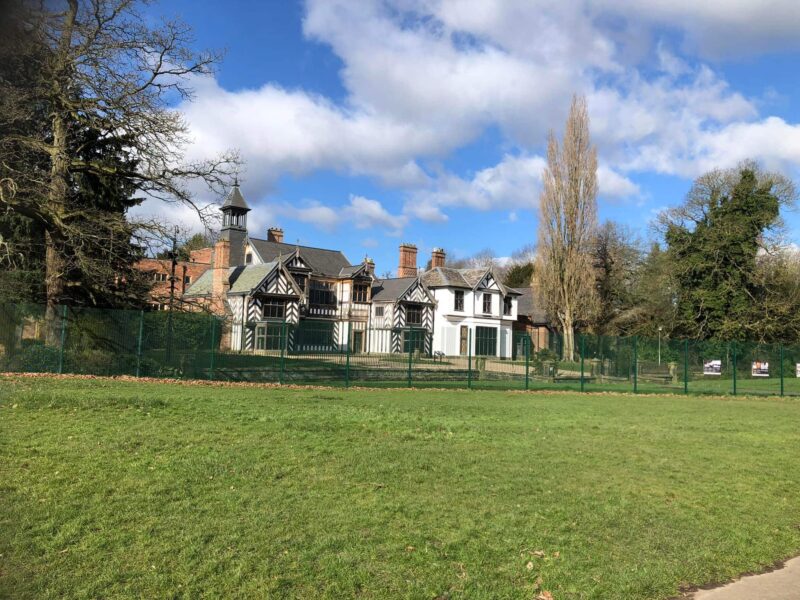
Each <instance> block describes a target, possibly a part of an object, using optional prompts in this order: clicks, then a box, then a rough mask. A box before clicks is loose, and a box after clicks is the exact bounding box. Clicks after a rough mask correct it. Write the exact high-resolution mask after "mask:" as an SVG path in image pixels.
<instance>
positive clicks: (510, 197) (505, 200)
mask: <svg viewBox="0 0 800 600" xmlns="http://www.w3.org/2000/svg"><path fill="white" fill-rule="evenodd" d="M544 167H545V160H544V159H543V158H542V157H541V156H513V155H506V156H504V157H503V160H502V161H500V162H499V163H498V164H496V165H495V166H493V167H488V168H485V169H482V170H480V171H478V172H477V173H475V174H474V176H473V177H472V178H471V179H469V180H467V179H463V178H461V177H458V176H457V175H454V174H452V173H447V174H443V175H441V176H439V177H438V178H437V179H436V184H435V186H434V187H433V188H431V189H425V190H420V191H417V192H415V193H413V194H412V195H411V197H410V199H409V201H408V202H407V203H406V211H407V212H409V213H410V214H412V215H414V216H416V217H418V218H420V219H423V220H427V221H440V220H442V216H441V215H442V212H441V209H442V208H445V207H467V208H473V209H476V210H497V209H504V208H505V209H509V208H510V209H525V208H528V209H530V208H535V207H536V206H537V203H538V200H539V189H540V188H541V183H542V172H543V170H544Z"/></svg>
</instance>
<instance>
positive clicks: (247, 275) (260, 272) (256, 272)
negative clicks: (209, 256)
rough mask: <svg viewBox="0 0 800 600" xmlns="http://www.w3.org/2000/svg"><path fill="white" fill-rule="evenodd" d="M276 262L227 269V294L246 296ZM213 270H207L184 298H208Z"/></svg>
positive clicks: (270, 270)
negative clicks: (228, 286)
mask: <svg viewBox="0 0 800 600" xmlns="http://www.w3.org/2000/svg"><path fill="white" fill-rule="evenodd" d="M277 264H278V263H277V261H272V262H269V263H263V264H259V265H246V266H239V267H231V268H230V269H228V282H229V283H230V286H231V287H230V289H229V290H228V293H229V294H248V293H250V292H252V291H253V290H254V289H255V288H256V287H258V285H259V284H260V283H261V282H262V281H264V279H265V278H266V277H267V275H269V274H270V273H271V272H272V270H273V269H274V268H275V266H276V265H277ZM212 273H213V270H212V269H209V270H208V271H206V272H205V273H203V274H202V275H201V276H200V277H198V278H197V279H196V280H195V282H194V283H193V284H192V285H190V286H189V289H187V290H186V293H185V294H184V296H189V297H193V296H209V295H210V294H211V282H212Z"/></svg>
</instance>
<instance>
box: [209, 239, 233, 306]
mask: <svg viewBox="0 0 800 600" xmlns="http://www.w3.org/2000/svg"><path fill="white" fill-rule="evenodd" d="M213 263H214V264H213V265H212V269H211V310H212V311H213V312H215V313H217V314H222V313H224V312H225V298H226V296H227V295H228V290H229V289H230V287H231V284H230V281H229V279H228V269H229V268H230V266H231V242H230V240H225V239H221V240H219V241H218V242H217V243H216V244H214V260H213Z"/></svg>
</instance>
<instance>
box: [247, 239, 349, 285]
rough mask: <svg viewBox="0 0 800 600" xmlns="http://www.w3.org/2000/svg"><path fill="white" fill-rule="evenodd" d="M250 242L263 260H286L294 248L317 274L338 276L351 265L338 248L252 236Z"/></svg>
mask: <svg viewBox="0 0 800 600" xmlns="http://www.w3.org/2000/svg"><path fill="white" fill-rule="evenodd" d="M250 244H251V245H252V246H253V247H254V248H255V249H256V252H258V255H259V256H260V257H261V260H263V261H264V262H271V261H273V260H275V259H277V258H278V257H285V258H282V260H286V259H288V257H289V255H290V254H293V253H294V252H295V250H300V257H301V258H302V259H303V260H304V261H305V262H306V263H308V266H310V267H311V269H312V270H313V272H314V273H315V274H317V275H325V276H328V277H339V274H340V273H341V272H342V269H344V268H346V267H350V266H352V265H351V264H350V261H349V260H347V258H346V257H345V255H344V254H342V253H341V252H340V251H339V250H326V249H324V248H312V247H311V246H298V245H296V244H284V243H282V242H270V241H268V240H259V239H257V238H253V237H251V238H250Z"/></svg>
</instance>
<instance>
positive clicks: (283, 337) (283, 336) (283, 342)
mask: <svg viewBox="0 0 800 600" xmlns="http://www.w3.org/2000/svg"><path fill="white" fill-rule="evenodd" d="M285 363H286V319H284V320H283V322H282V323H281V367H280V368H281V370H280V373H279V374H278V383H280V384H281V385H283V370H284V368H285V366H286V364H285Z"/></svg>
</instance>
